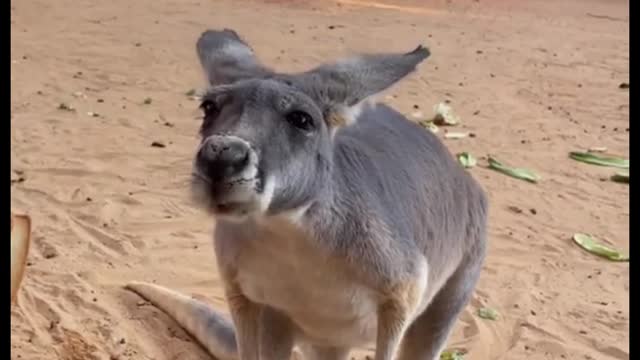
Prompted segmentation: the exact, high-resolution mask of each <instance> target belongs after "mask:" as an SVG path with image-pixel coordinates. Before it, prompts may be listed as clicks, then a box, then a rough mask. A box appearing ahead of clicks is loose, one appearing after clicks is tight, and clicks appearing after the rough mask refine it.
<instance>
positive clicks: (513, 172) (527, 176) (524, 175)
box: [489, 156, 540, 183]
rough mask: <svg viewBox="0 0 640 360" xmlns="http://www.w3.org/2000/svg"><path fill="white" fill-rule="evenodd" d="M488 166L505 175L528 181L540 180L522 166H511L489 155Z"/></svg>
mask: <svg viewBox="0 0 640 360" xmlns="http://www.w3.org/2000/svg"><path fill="white" fill-rule="evenodd" d="M489 168H490V169H493V170H496V171H498V172H501V173H503V174H505V175H508V176H511V177H514V178H517V179H521V180H525V181H528V182H532V183H536V182H538V180H540V177H539V176H538V175H537V174H536V173H534V172H533V171H531V170H527V169H522V168H512V167H509V166H506V165H503V164H502V163H501V162H499V161H498V160H496V159H495V158H493V157H491V156H489Z"/></svg>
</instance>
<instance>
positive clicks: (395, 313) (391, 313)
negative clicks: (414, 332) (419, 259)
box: [375, 266, 427, 360]
mask: <svg viewBox="0 0 640 360" xmlns="http://www.w3.org/2000/svg"><path fill="white" fill-rule="evenodd" d="M424 270H425V271H424V272H423V273H421V274H417V275H416V276H415V278H413V279H411V280H409V281H406V282H405V283H402V284H397V285H396V286H394V287H393V288H392V289H389V293H388V294H389V295H388V297H387V299H386V300H385V301H384V302H382V303H381V304H380V305H379V308H378V334H377V339H376V355H375V360H394V359H396V358H397V356H398V353H399V349H400V344H401V341H402V339H403V338H404V334H405V332H406V331H407V329H408V327H409V325H410V321H411V318H413V316H414V314H415V312H416V309H417V307H418V306H419V303H420V300H421V299H422V298H423V297H424V293H425V290H426V286H427V271H426V270H427V269H426V266H425V268H424Z"/></svg>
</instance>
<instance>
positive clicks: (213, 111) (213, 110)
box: [200, 99, 220, 118]
mask: <svg viewBox="0 0 640 360" xmlns="http://www.w3.org/2000/svg"><path fill="white" fill-rule="evenodd" d="M200 109H202V111H204V116H205V117H207V118H208V117H212V116H217V115H218V113H219V112H220V108H218V104H216V103H215V102H214V101H213V100H209V99H207V100H204V101H203V102H202V104H200Z"/></svg>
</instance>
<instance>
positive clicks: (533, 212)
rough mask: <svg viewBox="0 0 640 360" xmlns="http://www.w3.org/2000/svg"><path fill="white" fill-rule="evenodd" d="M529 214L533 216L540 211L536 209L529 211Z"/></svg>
mask: <svg viewBox="0 0 640 360" xmlns="http://www.w3.org/2000/svg"><path fill="white" fill-rule="evenodd" d="M529 212H530V213H531V214H533V215H536V214H537V213H538V211H537V210H536V209H534V208H531V209H529Z"/></svg>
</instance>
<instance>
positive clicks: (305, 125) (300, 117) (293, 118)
mask: <svg viewBox="0 0 640 360" xmlns="http://www.w3.org/2000/svg"><path fill="white" fill-rule="evenodd" d="M286 119H287V121H288V122H289V124H291V125H293V126H295V127H297V128H298V129H300V130H307V131H308V130H311V129H312V128H313V118H311V115H309V114H307V113H306V112H304V111H292V112H290V113H288V114H287V116H286Z"/></svg>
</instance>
